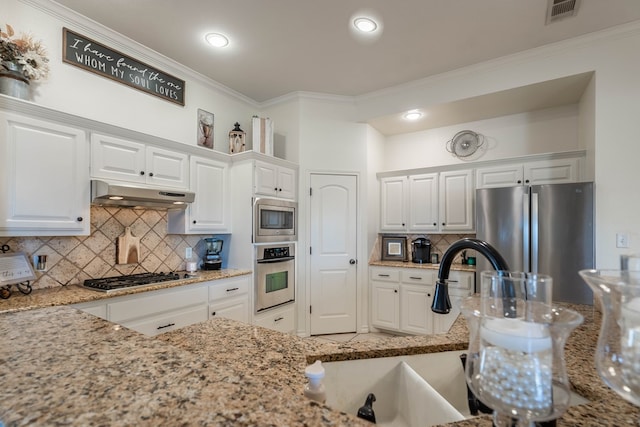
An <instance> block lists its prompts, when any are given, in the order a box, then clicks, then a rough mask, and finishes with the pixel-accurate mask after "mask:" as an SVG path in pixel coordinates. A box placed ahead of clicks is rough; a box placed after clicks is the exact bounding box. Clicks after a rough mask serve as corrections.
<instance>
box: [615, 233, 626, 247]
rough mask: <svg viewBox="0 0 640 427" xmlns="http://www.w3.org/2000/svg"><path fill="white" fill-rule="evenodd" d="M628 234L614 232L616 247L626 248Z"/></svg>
mask: <svg viewBox="0 0 640 427" xmlns="http://www.w3.org/2000/svg"><path fill="white" fill-rule="evenodd" d="M628 247H629V235H628V234H627V233H616V248H628Z"/></svg>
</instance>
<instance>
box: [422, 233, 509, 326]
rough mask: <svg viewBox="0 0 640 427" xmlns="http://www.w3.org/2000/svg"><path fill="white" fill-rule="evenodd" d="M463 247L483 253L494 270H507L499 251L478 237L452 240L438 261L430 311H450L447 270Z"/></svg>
mask: <svg viewBox="0 0 640 427" xmlns="http://www.w3.org/2000/svg"><path fill="white" fill-rule="evenodd" d="M464 249H472V250H474V251H476V252H478V253H480V254H481V255H484V257H485V258H487V260H489V262H490V263H491V266H492V267H493V268H494V269H495V270H509V265H508V264H507V261H505V259H504V258H503V257H502V255H500V253H499V252H498V251H497V250H496V249H495V248H494V247H493V246H491V245H490V244H489V243H487V242H485V241H484V240H479V239H469V238H467V239H461V240H458V241H457V242H454V243H453V244H452V245H451V246H449V248H448V249H447V250H446V252H445V253H444V255H442V261H440V270H438V281H437V282H436V290H435V293H434V296H433V303H432V304H431V311H433V312H434V313H438V314H447V313H449V311H451V301H450V300H449V288H448V285H447V281H448V279H449V272H450V271H451V264H453V260H454V258H455V256H456V255H457V254H458V252H460V251H462V250H464Z"/></svg>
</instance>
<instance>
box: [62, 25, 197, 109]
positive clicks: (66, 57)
mask: <svg viewBox="0 0 640 427" xmlns="http://www.w3.org/2000/svg"><path fill="white" fill-rule="evenodd" d="M62 60H63V61H64V62H66V63H68V64H72V65H75V66H76V67H80V68H83V69H85V70H87V71H91V72H92V73H95V74H98V75H100V76H103V77H107V78H109V79H112V80H115V81H117V82H120V83H122V84H125V85H127V86H131V87H133V88H135V89H138V90H141V91H143V92H147V93H149V94H151V95H155V96H157V97H159V98H162V99H165V100H167V101H170V102H174V103H176V104H180V105H184V88H185V82H184V80H180V79H178V78H176V77H173V76H172V75H170V74H167V73H164V72H162V71H160V70H157V69H155V68H153V67H151V66H149V65H147V64H145V63H144V62H140V61H138V60H135V59H133V58H131V57H129V56H127V55H124V54H122V53H120V52H118V51H116V50H113V49H110V48H108V47H106V46H104V45H102V44H100V43H98V42H96V41H94V40H91V39H90V38H88V37H84V36H81V35H80V34H78V33H75V32H73V31H71V30H69V29H68V28H63V29H62Z"/></svg>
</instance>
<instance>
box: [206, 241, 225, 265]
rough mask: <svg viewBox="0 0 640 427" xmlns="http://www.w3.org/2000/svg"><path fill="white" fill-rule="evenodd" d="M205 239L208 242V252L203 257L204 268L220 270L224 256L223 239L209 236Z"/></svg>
mask: <svg viewBox="0 0 640 427" xmlns="http://www.w3.org/2000/svg"><path fill="white" fill-rule="evenodd" d="M204 241H205V243H206V244H207V252H206V253H205V254H204V257H203V258H202V269H203V270H219V269H220V267H221V266H222V257H221V256H220V252H222V240H220V239H216V238H215V237H209V238H206V239H204Z"/></svg>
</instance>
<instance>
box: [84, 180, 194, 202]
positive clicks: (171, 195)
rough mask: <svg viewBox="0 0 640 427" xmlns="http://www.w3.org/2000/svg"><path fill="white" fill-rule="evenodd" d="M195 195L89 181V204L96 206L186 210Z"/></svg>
mask: <svg viewBox="0 0 640 427" xmlns="http://www.w3.org/2000/svg"><path fill="white" fill-rule="evenodd" d="M194 199H195V193H192V192H190V191H184V190H178V189H176V190H174V189H158V188H149V187H142V186H135V185H125V184H115V183H113V182H107V181H101V180H95V179H92V180H91V203H92V204H93V205H98V206H120V207H129V208H147V209H186V208H187V205H188V204H189V203H191V202H193V200H194Z"/></svg>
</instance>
